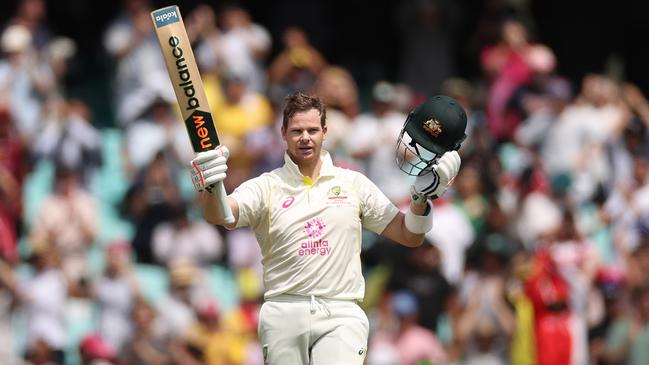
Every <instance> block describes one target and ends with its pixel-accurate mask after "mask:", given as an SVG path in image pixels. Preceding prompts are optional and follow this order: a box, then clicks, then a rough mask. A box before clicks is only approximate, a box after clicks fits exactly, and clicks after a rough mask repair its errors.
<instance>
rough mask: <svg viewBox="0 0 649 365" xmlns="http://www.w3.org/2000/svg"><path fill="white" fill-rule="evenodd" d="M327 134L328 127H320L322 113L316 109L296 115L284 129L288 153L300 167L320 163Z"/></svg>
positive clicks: (283, 133)
mask: <svg viewBox="0 0 649 365" xmlns="http://www.w3.org/2000/svg"><path fill="white" fill-rule="evenodd" d="M326 133H327V127H326V126H325V127H324V128H323V127H322V126H321V125H320V113H319V112H318V111H317V110H315V109H311V110H309V111H306V112H299V113H295V114H294V115H293V117H291V119H289V121H288V125H287V126H286V129H282V135H283V138H284V141H286V151H287V152H288V154H289V156H291V158H292V159H293V161H294V162H295V163H296V164H297V165H298V166H301V165H309V164H312V163H315V162H317V161H318V159H319V158H320V150H321V149H322V141H323V140H324V137H325V134H326Z"/></svg>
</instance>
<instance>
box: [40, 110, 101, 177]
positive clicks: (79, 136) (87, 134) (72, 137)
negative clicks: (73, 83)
mask: <svg viewBox="0 0 649 365" xmlns="http://www.w3.org/2000/svg"><path fill="white" fill-rule="evenodd" d="M45 109H46V115H47V118H45V120H46V124H45V126H43V131H42V132H41V133H40V134H39V135H38V137H36V139H35V141H34V147H33V149H32V151H33V153H34V154H35V155H36V156H37V157H40V158H46V159H48V160H51V161H52V162H54V164H55V165H58V166H63V167H65V168H67V169H69V170H74V171H78V172H79V174H80V176H81V182H82V185H83V186H84V187H85V188H86V189H90V188H91V187H92V182H93V181H94V180H93V179H94V177H95V174H96V172H97V169H98V168H99V167H100V166H101V163H102V161H101V151H102V143H101V132H100V131H99V130H98V129H97V128H95V127H94V126H93V125H92V123H91V120H92V116H91V114H90V109H89V108H88V105H86V104H85V103H84V102H83V101H81V100H78V99H77V100H70V101H69V102H67V103H66V102H65V101H63V100H61V99H59V98H54V99H50V100H49V101H48V102H47V104H46V105H45Z"/></svg>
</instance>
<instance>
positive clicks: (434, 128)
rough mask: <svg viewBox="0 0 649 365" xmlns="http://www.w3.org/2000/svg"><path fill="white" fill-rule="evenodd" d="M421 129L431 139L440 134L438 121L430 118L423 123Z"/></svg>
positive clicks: (440, 128)
mask: <svg viewBox="0 0 649 365" xmlns="http://www.w3.org/2000/svg"><path fill="white" fill-rule="evenodd" d="M423 128H424V130H425V131H426V132H428V134H430V135H431V136H433V137H437V136H439V135H440V134H441V133H442V125H441V124H440V123H439V121H438V120H435V119H432V118H431V119H428V120H427V121H425V122H424V125H423Z"/></svg>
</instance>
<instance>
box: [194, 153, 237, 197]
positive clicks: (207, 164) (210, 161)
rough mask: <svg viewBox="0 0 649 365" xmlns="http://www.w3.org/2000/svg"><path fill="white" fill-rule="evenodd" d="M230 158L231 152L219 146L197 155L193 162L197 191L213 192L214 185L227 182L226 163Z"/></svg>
mask: <svg viewBox="0 0 649 365" xmlns="http://www.w3.org/2000/svg"><path fill="white" fill-rule="evenodd" d="M229 156H230V151H228V148H227V147H226V146H219V147H217V148H216V149H213V150H210V151H205V152H200V153H198V154H197V155H196V158H194V159H193V160H192V162H191V165H192V168H191V171H192V182H193V183H194V188H196V191H198V192H202V191H205V190H207V191H211V188H212V186H213V185H214V184H216V183H218V182H219V181H223V180H225V176H226V175H225V172H226V171H227V170H228V166H227V165H226V162H227V161H228V157H229Z"/></svg>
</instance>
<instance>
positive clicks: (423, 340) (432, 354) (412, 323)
mask: <svg viewBox="0 0 649 365" xmlns="http://www.w3.org/2000/svg"><path fill="white" fill-rule="evenodd" d="M391 304H392V310H393V313H394V315H395V316H396V317H397V319H398V323H399V324H398V329H397V333H395V334H394V335H395V337H394V338H393V340H392V341H393V343H394V346H395V349H396V350H397V352H398V353H399V360H400V362H399V363H400V364H402V365H416V364H419V363H420V362H421V361H429V362H432V363H436V364H437V363H439V364H444V363H446V361H447V355H446V353H445V352H444V348H443V346H442V344H441V343H440V342H439V339H438V338H437V336H435V334H434V333H433V332H432V331H430V330H429V329H426V328H424V327H421V326H419V325H418V324H417V316H418V313H419V306H418V304H417V300H416V298H415V297H414V296H413V295H412V293H410V292H408V291H399V292H396V293H394V294H393V297H392V301H391ZM377 341H378V339H377Z"/></svg>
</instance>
